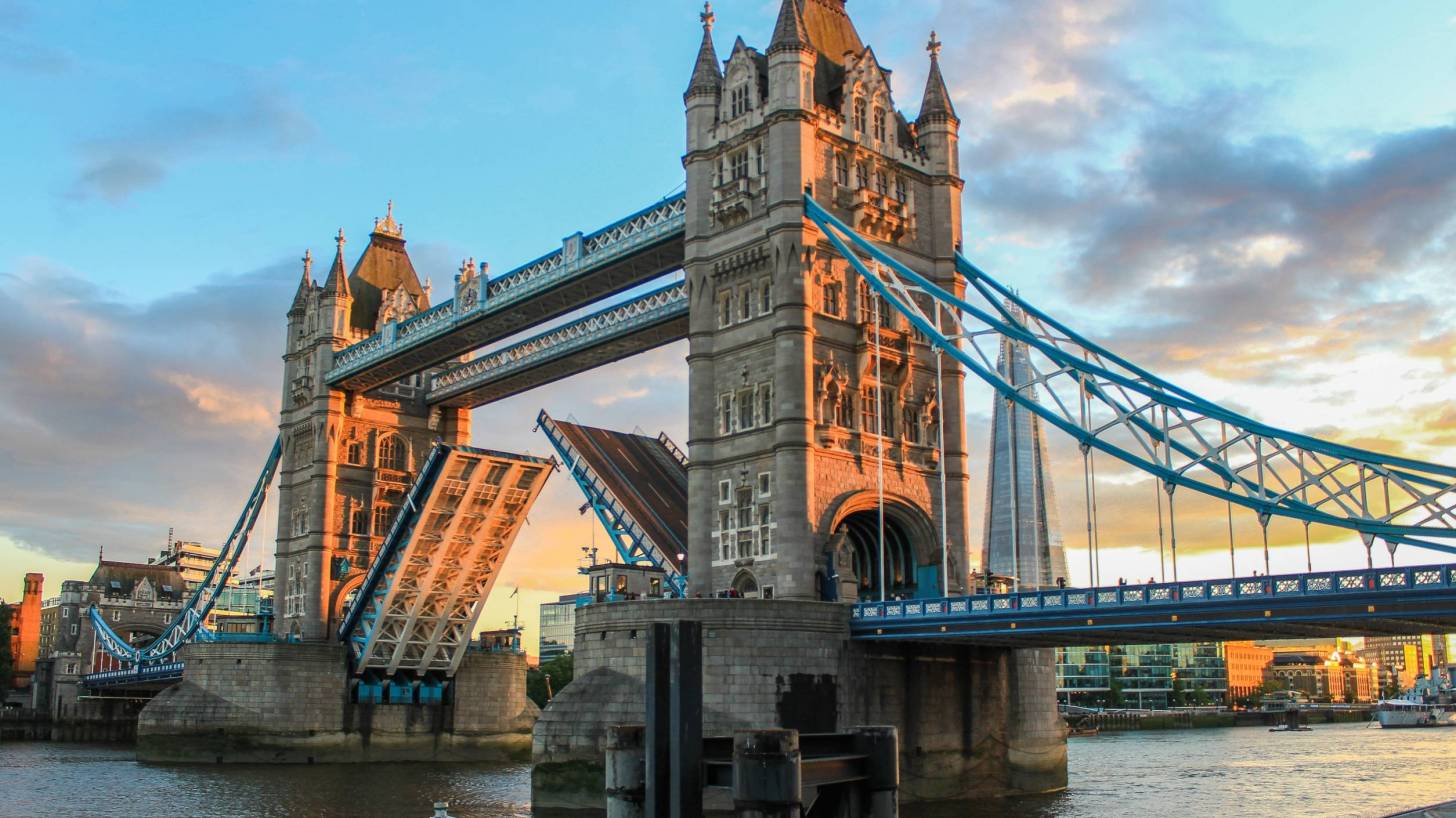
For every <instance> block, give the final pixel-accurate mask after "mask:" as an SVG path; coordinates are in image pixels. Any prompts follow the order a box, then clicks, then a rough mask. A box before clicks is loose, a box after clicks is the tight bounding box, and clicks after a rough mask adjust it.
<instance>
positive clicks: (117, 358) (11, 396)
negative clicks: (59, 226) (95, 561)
mask: <svg viewBox="0 0 1456 818" xmlns="http://www.w3.org/2000/svg"><path fill="white" fill-rule="evenodd" d="M296 281H297V270H296V269H295V267H294V264H292V263H280V264H277V265H270V266H267V267H263V268H260V269H258V270H255V271H253V272H250V273H245V274H241V275H215V276H213V277H211V278H209V279H207V280H205V281H203V282H202V283H201V284H199V285H197V286H196V287H194V288H192V289H190V290H187V291H184V292H179V293H176V294H173V295H170V296H167V297H164V298H160V299H157V300H154V301H150V302H146V303H142V304H133V303H128V302H126V301H123V300H122V299H121V298H120V297H119V296H118V295H116V294H114V293H109V292H106V291H105V290H103V289H101V288H99V287H97V286H96V285H95V284H94V283H93V282H91V281H90V280H88V279H87V278H86V277H85V276H83V275H81V274H78V273H76V272H74V271H70V270H66V269H63V268H60V267H57V266H56V265H54V264H51V263H50V262H47V261H46V260H44V259H40V258H28V259H23V260H21V261H20V262H18V263H17V264H16V265H15V266H14V267H13V268H12V269H10V270H8V271H4V272H0V310H3V311H4V313H5V314H6V315H7V316H9V318H8V319H7V320H6V321H5V322H3V324H0V379H3V380H4V382H5V383H6V384H7V387H6V389H5V390H3V391H0V420H3V422H0V451H3V452H5V454H6V458H7V461H8V468H6V469H4V470H3V471H0V537H8V538H10V539H12V540H14V541H16V542H18V543H21V544H23V545H24V546H26V547H29V548H32V549H37V550H40V551H43V552H45V553H47V554H49V555H51V556H53V557H57V558H61V559H79V558H84V557H86V556H88V555H90V554H94V553H95V548H96V546H97V545H102V544H104V545H107V546H108V547H112V548H115V549H116V550H115V551H113V552H112V553H117V554H122V555H128V556H130V557H131V558H137V557H140V556H141V555H142V554H143V553H145V551H149V550H151V549H152V548H155V547H158V543H159V541H160V540H161V538H163V537H164V536H165V531H166V529H167V528H168V527H169V526H174V525H175V526H176V527H177V528H178V531H179V532H185V533H186V535H187V536H195V537H198V538H201V539H208V538H217V539H220V538H221V536H222V535H223V534H225V533H226V532H225V531H221V530H219V529H220V528H221V527H222V526H224V525H226V523H227V521H229V519H230V518H231V517H232V516H235V515H236V513H237V510H238V508H239V506H240V504H241V502H242V499H243V498H244V497H245V496H246V493H247V490H248V486H249V485H250V484H251V482H252V480H253V479H255V477H256V469H258V468H259V467H260V466H261V465H262V459H263V456H264V455H265V454H266V452H267V447H268V444H269V442H270V441H271V439H272V437H273V435H274V434H276V431H275V428H276V421H275V419H274V411H275V408H276V403H277V394H278V379H279V378H280V377H281V374H280V367H281V363H280V359H279V354H280V351H281V349H282V343H283V315H282V311H283V309H286V305H287V303H288V299H289V297H290V295H291V291H292V288H293V287H294V286H296ZM250 472H251V474H250Z"/></svg>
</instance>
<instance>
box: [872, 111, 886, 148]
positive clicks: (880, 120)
mask: <svg viewBox="0 0 1456 818" xmlns="http://www.w3.org/2000/svg"><path fill="white" fill-rule="evenodd" d="M874 128H875V130H874V136H875V139H877V140H879V141H880V142H884V141H885V109H884V108H881V107H880V106H878V105H876V106H875V120H874Z"/></svg>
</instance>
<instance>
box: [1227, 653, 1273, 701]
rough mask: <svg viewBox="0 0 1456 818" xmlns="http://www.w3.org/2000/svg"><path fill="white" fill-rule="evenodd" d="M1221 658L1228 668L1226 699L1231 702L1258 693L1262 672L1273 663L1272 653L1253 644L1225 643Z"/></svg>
mask: <svg viewBox="0 0 1456 818" xmlns="http://www.w3.org/2000/svg"><path fill="white" fill-rule="evenodd" d="M1223 658H1224V664H1225V665H1227V667H1228V697H1229V699H1230V700H1233V699H1239V698H1243V697H1244V696H1252V695H1254V694H1255V693H1257V692H1259V689H1260V688H1262V687H1263V686H1264V670H1265V669H1266V668H1268V667H1269V664H1270V663H1271V662H1273V661H1274V651H1273V649H1272V648H1268V647H1265V646H1263V645H1256V644H1254V643H1253V642H1225V643H1223Z"/></svg>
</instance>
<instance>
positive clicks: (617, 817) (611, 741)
mask: <svg viewBox="0 0 1456 818" xmlns="http://www.w3.org/2000/svg"><path fill="white" fill-rule="evenodd" d="M645 738H646V729H645V728H644V727H643V726H642V725H640V724H614V725H612V726H611V727H608V728H607V818H643V812H642V809H643V806H644V803H645V801H646V800H647V758H646V755H647V748H646V745H645V742H644V739H645Z"/></svg>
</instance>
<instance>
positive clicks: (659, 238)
mask: <svg viewBox="0 0 1456 818" xmlns="http://www.w3.org/2000/svg"><path fill="white" fill-rule="evenodd" d="M686 216H687V202H686V195H685V194H681V193H680V194H678V195H676V196H672V197H669V198H667V199H664V200H662V201H661V202H658V203H656V204H654V205H651V206H649V207H646V208H644V209H642V210H639V211H638V212H636V213H633V214H632V215H630V216H627V217H625V218H622V219H618V220H617V221H615V222H613V223H612V224H610V225H607V226H606V227H603V228H602V229H600V230H597V231H595V232H593V233H588V234H585V235H583V234H581V233H577V234H575V235H574V236H571V237H569V238H568V239H567V240H566V242H565V243H564V244H563V246H562V247H561V248H560V249H558V250H555V251H552V252H550V253H547V254H546V255H544V256H542V257H540V258H538V259H536V260H535V261H531V262H528V263H527V264H524V265H522V266H520V267H518V268H516V269H515V270H512V271H510V272H508V273H505V274H503V275H500V276H497V277H496V278H493V279H490V280H489V281H485V282H476V283H475V285H474V286H473V287H472V288H471V289H470V290H469V292H468V294H466V295H465V296H463V297H461V298H456V299H450V300H448V301H442V302H441V303H439V304H436V305H435V306H433V307H431V308H430V309H428V310H425V311H424V312H422V313H419V314H418V315H414V316H412V317H410V318H407V319H405V320H404V321H401V322H399V323H398V324H390V325H387V326H386V327H385V329H384V330H382V331H380V332H378V333H375V334H374V335H371V336H369V337H368V338H365V339H364V340H362V341H359V342H358V343H356V344H354V345H352V346H350V347H347V348H345V349H343V350H341V351H339V352H338V353H337V354H336V355H335V356H334V366H333V368H332V369H330V370H329V372H328V375H327V380H328V382H329V383H330V384H338V383H339V382H341V381H343V380H346V379H348V378H350V377H352V376H355V375H358V374H359V373H361V372H364V371H365V370H367V369H370V368H371V367H373V366H375V365H376V364H378V363H379V362H380V361H382V360H384V359H386V358H391V357H393V356H395V355H398V354H400V353H402V352H404V351H406V350H409V349H410V348H413V347H416V346H419V345H422V344H424V343H425V342H427V341H430V340H432V339H436V338H439V337H440V336H443V335H447V334H449V333H451V332H452V331H454V330H456V329H458V328H459V327H460V326H461V325H463V324H467V323H476V322H478V321H480V320H482V319H484V318H486V317H488V316H490V315H492V314H498V313H501V312H503V311H505V310H508V309H511V308H512V307H513V306H516V305H518V304H520V303H521V302H522V301H524V300H526V299H528V298H532V297H534V296H536V295H538V294H540V293H541V292H543V291H545V290H548V289H550V288H552V287H555V286H558V285H560V284H562V283H563V282H565V281H568V280H572V279H576V278H580V277H582V276H587V275H590V274H591V273H592V271H593V270H596V269H598V268H600V267H602V266H604V265H607V264H611V263H613V262H615V261H618V260H620V259H622V258H624V257H626V256H629V255H631V254H632V253H634V252H637V251H639V250H641V249H643V248H645V247H648V246H655V245H658V244H660V243H662V242H664V241H667V240H670V239H672V238H674V237H680V236H681V235H682V233H683V229H684V225H685V224H686Z"/></svg>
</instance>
